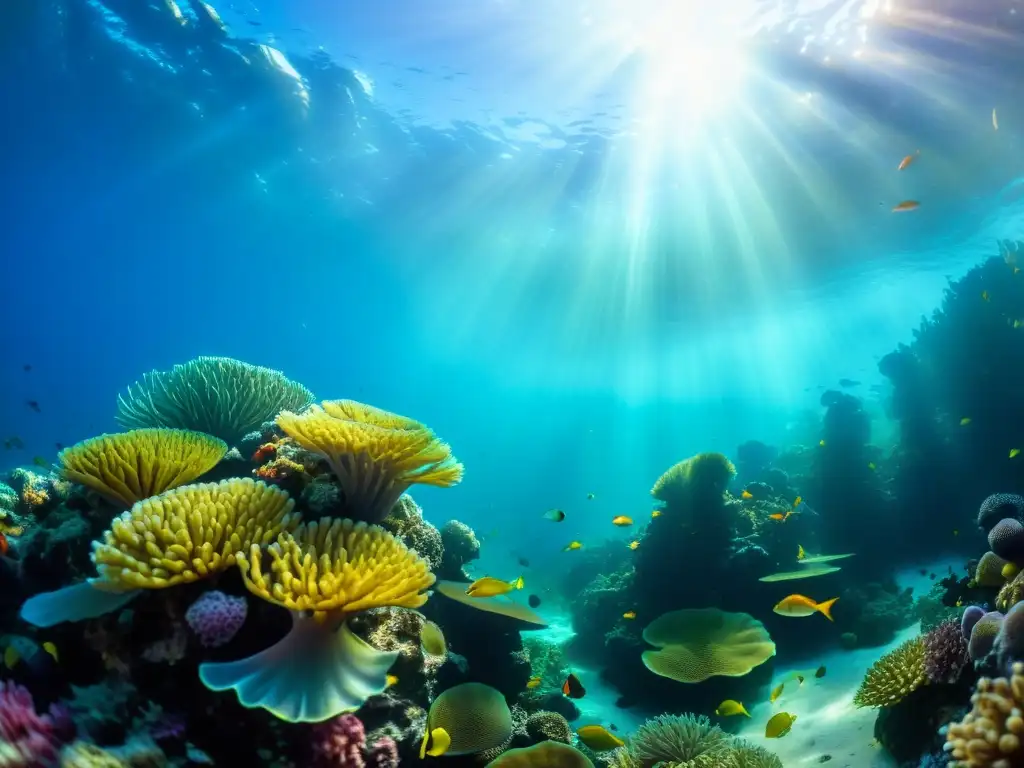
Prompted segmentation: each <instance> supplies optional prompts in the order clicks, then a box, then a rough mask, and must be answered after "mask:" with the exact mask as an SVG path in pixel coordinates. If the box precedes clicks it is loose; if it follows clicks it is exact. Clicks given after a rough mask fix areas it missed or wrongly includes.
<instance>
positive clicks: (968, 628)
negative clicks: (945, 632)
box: [960, 605, 985, 640]
mask: <svg viewBox="0 0 1024 768" xmlns="http://www.w3.org/2000/svg"><path fill="white" fill-rule="evenodd" d="M984 615H985V609H984V608H982V607H981V606H980V605H969V606H967V607H966V608H964V615H963V616H962V617H961V618H960V631H961V632H962V633H963V636H964V639H965V640H967V639H969V638H970V636H971V632H972V631H973V630H974V625H975V624H977V623H978V622H979V621H981V617H982V616H984Z"/></svg>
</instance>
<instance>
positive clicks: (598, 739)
mask: <svg viewBox="0 0 1024 768" xmlns="http://www.w3.org/2000/svg"><path fill="white" fill-rule="evenodd" d="M576 735H577V736H579V737H580V741H582V742H583V743H584V744H585V745H587V746H588V747H589V748H590V749H592V750H594V751H595V752H607V751H608V750H609V749H618V748H619V747H621V746H622V745H624V744H625V743H626V742H624V741H623V740H622V739H620V738H619V737H618V736H616V735H615V734H614V733H612V732H611V731H609V730H608V729H607V728H605V727H604V726H603V725H584V726H583V727H582V728H580V729H579V730H578V731H576Z"/></svg>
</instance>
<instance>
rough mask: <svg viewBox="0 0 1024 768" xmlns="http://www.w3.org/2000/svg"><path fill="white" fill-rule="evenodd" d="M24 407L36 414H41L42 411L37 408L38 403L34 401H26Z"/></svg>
mask: <svg viewBox="0 0 1024 768" xmlns="http://www.w3.org/2000/svg"><path fill="white" fill-rule="evenodd" d="M25 405H27V406H28V407H29V408H31V409H32V410H33V411H35V412H36V413H42V412H43V409H42V408H40V407H39V403H38V402H37V401H36V400H26V401H25Z"/></svg>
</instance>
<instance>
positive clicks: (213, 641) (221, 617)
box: [185, 590, 248, 648]
mask: <svg viewBox="0 0 1024 768" xmlns="http://www.w3.org/2000/svg"><path fill="white" fill-rule="evenodd" d="M247 613H248V603H247V602H246V600H245V598H244V597H232V596H231V595H225V594H224V593H223V592H221V591H220V590H210V591H209V592H204V593H203V594H202V596H201V597H199V599H197V600H196V601H195V602H193V603H192V605H190V606H189V607H188V610H187V611H186V612H185V621H186V622H188V626H189V628H190V629H191V630H192V631H193V632H194V633H195V634H196V636H197V637H198V638H199V642H200V643H202V644H203V645H205V646H206V647H207V648H218V647H220V646H222V645H224V644H225V643H228V642H230V641H231V638H233V637H234V636H235V635H236V634H238V630H240V629H241V628H242V625H243V624H244V623H245V617H246V614H247Z"/></svg>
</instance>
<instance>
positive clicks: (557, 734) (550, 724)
mask: <svg viewBox="0 0 1024 768" xmlns="http://www.w3.org/2000/svg"><path fill="white" fill-rule="evenodd" d="M526 735H527V736H529V737H530V738H531V739H532V740H533V741H546V740H550V741H560V742H562V743H563V744H572V728H570V727H569V721H568V720H566V719H565V718H564V717H562V716H561V715H560V714H558V713H557V712H548V711H546V710H543V709H542V710H540V711H539V712H534V713H533V714H532V715H530V716H529V717H528V718H527V719H526Z"/></svg>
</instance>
